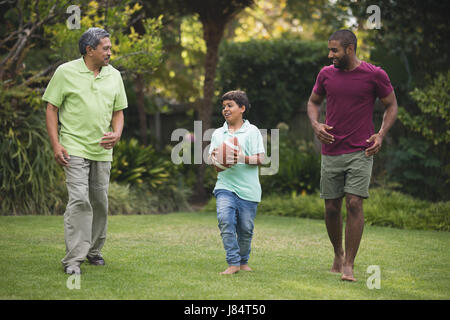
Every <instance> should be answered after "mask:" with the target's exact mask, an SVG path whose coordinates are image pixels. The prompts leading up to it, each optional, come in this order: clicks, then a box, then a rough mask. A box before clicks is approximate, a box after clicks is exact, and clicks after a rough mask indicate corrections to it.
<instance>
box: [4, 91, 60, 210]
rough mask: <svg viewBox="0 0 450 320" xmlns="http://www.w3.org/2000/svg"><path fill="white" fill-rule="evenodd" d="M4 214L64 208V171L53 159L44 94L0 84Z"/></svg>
mask: <svg viewBox="0 0 450 320" xmlns="http://www.w3.org/2000/svg"><path fill="white" fill-rule="evenodd" d="M0 106H1V108H0V153H1V155H2V156H1V157H0V181H1V185H0V214H2V215H20V214H45V215H49V214H58V213H61V212H62V211H63V210H64V207H65V199H66V197H67V196H66V189H65V185H64V178H63V170H62V169H61V168H60V167H59V166H58V165H57V164H56V163H55V161H54V159H53V150H52V148H51V145H50V142H49V140H48V137H47V131H46V128H45V112H43V110H42V102H41V100H40V94H39V93H38V92H37V91H35V90H33V89H29V88H27V87H22V88H14V87H13V88H9V89H8V90H6V88H4V87H0Z"/></svg>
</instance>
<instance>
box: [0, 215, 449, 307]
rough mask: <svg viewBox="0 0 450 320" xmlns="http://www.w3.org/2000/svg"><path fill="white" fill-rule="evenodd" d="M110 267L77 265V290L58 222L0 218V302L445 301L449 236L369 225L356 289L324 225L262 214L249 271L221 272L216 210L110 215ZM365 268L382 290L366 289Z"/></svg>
mask: <svg viewBox="0 0 450 320" xmlns="http://www.w3.org/2000/svg"><path fill="white" fill-rule="evenodd" d="M108 228H109V229H108V239H107V242H106V245H105V248H104V250H103V254H104V256H105V259H106V263H107V264H106V266H104V267H95V266H90V265H88V264H87V263H85V264H83V265H82V271H83V274H82V275H81V281H80V286H81V288H80V289H79V290H77V289H73V290H69V289H68V288H67V287H66V281H67V279H68V276H67V275H65V274H64V273H63V271H62V267H61V265H60V259H61V258H62V256H63V255H64V238H63V237H64V235H63V217H61V216H22V217H0V254H1V256H2V259H1V261H0V270H1V273H2V276H1V277H0V299H163V300H165V299H194V300H209V299H239V300H246V299H263V300H266V299H274V300H277V299H295V300H297V299H449V298H450V269H449V268H448V266H449V265H450V233H448V232H438V231H417V230H399V229H392V228H385V227H372V226H367V227H366V228H365V231H364V235H363V241H362V243H361V247H360V251H359V254H358V256H357V260H356V265H355V276H356V278H357V279H358V281H357V282H356V283H348V282H343V281H341V280H340V276H339V275H337V274H333V273H330V272H329V271H328V270H329V268H330V266H331V262H332V257H333V256H332V248H331V244H330V243H329V240H328V237H327V234H326V230H325V226H324V223H323V221H319V220H310V219H300V218H290V217H274V216H263V215H258V216H257V218H256V222H255V235H254V241H253V247H252V254H251V260H250V265H251V266H252V268H253V269H254V272H250V273H248V272H239V273H238V274H235V275H232V276H221V275H219V272H220V271H223V270H224V269H225V268H226V262H225V253H224V250H223V246H222V242H221V238H220V234H219V231H218V228H217V221H216V217H215V214H214V213H212V212H209V213H174V214H167V215H128V216H120V215H118V216H111V217H110V218H109V227H108ZM369 265H377V266H379V267H380V270H381V288H380V289H373V290H370V289H368V287H367V285H366V280H367V278H368V277H369V276H370V274H368V273H366V270H367V267H368V266H369Z"/></svg>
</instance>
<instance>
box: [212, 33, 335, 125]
mask: <svg viewBox="0 0 450 320" xmlns="http://www.w3.org/2000/svg"><path fill="white" fill-rule="evenodd" d="M327 63H329V61H328V58H327V44H326V42H317V41H304V40H292V39H291V40H288V39H276V40H267V41H260V40H253V41H249V42H234V43H233V42H225V43H223V44H222V45H221V47H220V60H219V64H218V69H217V73H218V90H219V91H220V92H226V91H229V90H234V89H241V90H244V91H245V92H247V95H248V97H249V99H250V103H251V105H252V109H251V111H250V113H249V115H248V119H249V120H250V122H252V123H255V124H257V125H258V127H260V128H266V129H269V128H274V127H275V126H276V124H277V123H278V122H280V121H283V122H286V123H289V121H290V120H292V119H293V117H294V115H295V114H296V112H298V109H299V108H300V107H301V106H302V104H304V105H306V101H307V99H308V98H309V95H310V94H311V90H312V88H313V85H314V82H315V79H316V76H317V74H318V72H319V71H320V69H321V68H322V67H323V66H324V65H326V64H327ZM215 109H216V110H217V111H216V112H218V111H219V108H215Z"/></svg>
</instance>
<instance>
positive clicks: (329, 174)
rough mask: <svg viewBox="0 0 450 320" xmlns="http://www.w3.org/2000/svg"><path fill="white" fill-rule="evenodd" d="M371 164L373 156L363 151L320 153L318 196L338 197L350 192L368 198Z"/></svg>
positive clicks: (325, 197)
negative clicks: (328, 154) (338, 153)
mask: <svg viewBox="0 0 450 320" xmlns="http://www.w3.org/2000/svg"><path fill="white" fill-rule="evenodd" d="M372 165H373V156H370V157H367V156H366V155H365V153H364V151H357V152H352V153H346V154H341V155H337V156H327V155H322V166H321V175H320V197H321V198H323V199H338V198H341V197H343V196H344V195H345V194H346V193H351V194H354V195H357V196H360V197H362V198H368V197H369V184H370V178H371V176H372Z"/></svg>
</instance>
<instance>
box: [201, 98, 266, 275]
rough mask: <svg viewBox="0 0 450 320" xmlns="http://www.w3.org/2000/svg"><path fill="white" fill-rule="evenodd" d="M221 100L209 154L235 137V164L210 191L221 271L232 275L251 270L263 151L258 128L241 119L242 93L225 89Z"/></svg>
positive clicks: (244, 107)
mask: <svg viewBox="0 0 450 320" xmlns="http://www.w3.org/2000/svg"><path fill="white" fill-rule="evenodd" d="M221 101H222V115H223V116H224V118H225V123H224V125H223V126H222V127H221V128H218V129H216V130H215V131H214V133H213V135H212V138H211V146H210V149H209V154H210V158H214V159H215V156H216V154H217V148H218V146H220V145H221V144H222V142H224V141H225V140H228V139H229V138H232V137H237V139H238V142H239V151H236V152H235V153H234V155H232V159H233V163H235V164H234V165H233V166H232V167H230V168H229V169H227V170H225V171H221V172H219V174H218V176H217V182H216V186H215V188H214V191H213V193H214V196H215V197H216V210H217V219H218V221H219V229H220V234H221V236H222V240H223V245H224V248H225V251H226V260H227V263H228V268H227V269H226V270H225V271H223V272H221V274H233V273H236V272H238V271H239V270H245V271H251V269H250V267H249V266H248V259H249V257H250V246H251V241H252V236H253V227H254V220H255V216H256V208H257V206H258V202H260V201H261V185H260V183H259V176H258V166H259V165H261V164H262V162H263V160H264V154H265V150H264V144H263V138H262V135H261V133H260V131H259V129H258V128H257V127H256V126H254V125H252V124H250V122H249V121H248V120H244V119H243V115H244V113H245V112H246V111H247V112H248V110H249V109H250V103H249V101H248V98H247V95H246V94H245V92H243V91H230V92H227V93H225V94H224V95H223V96H222V99H221Z"/></svg>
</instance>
